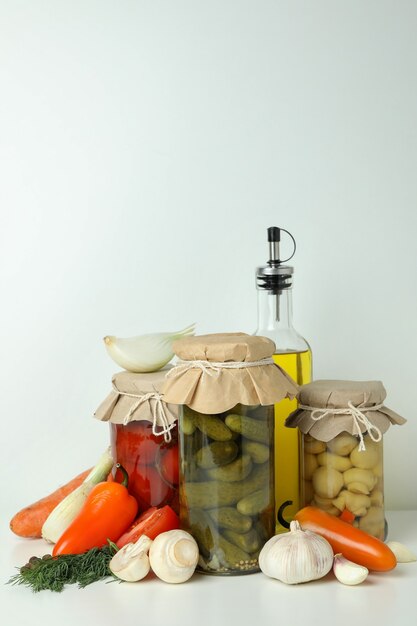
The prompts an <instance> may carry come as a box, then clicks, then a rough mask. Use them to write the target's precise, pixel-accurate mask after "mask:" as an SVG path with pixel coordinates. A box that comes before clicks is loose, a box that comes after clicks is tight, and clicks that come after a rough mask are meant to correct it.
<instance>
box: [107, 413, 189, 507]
mask: <svg viewBox="0 0 417 626" xmlns="http://www.w3.org/2000/svg"><path fill="white" fill-rule="evenodd" d="M149 418H150V419H149V421H148V420H141V421H132V422H130V423H129V424H126V425H123V424H110V441H111V446H112V454H113V458H114V460H115V463H120V464H121V465H123V467H124V468H125V470H126V471H127V473H128V475H129V493H130V494H131V495H132V496H134V497H135V498H136V500H137V503H138V505H139V512H142V511H146V510H147V509H149V508H150V507H151V506H158V507H159V506H164V505H165V504H169V505H170V506H171V507H172V508H173V509H174V510H175V512H176V513H178V510H179V509H178V482H179V469H178V434H177V429H175V430H174V431H173V432H172V435H171V439H170V440H169V441H165V439H164V435H154V434H153V421H151V419H152V417H151V416H149ZM118 473H119V470H118V471H117V472H116V476H115V479H116V480H117V481H119V482H120V481H121V479H122V475H121V474H120V477H119V476H118Z"/></svg>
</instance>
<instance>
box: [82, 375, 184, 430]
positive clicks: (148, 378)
mask: <svg viewBox="0 0 417 626" xmlns="http://www.w3.org/2000/svg"><path fill="white" fill-rule="evenodd" d="M169 369H170V367H169V366H167V367H165V368H163V369H162V370H159V371H157V372H150V373H143V374H142V373H141V374H135V373H133V372H126V371H123V372H118V373H117V374H114V376H113V377H112V386H113V390H112V391H111V392H110V393H109V395H108V396H107V397H106V398H105V399H104V400H103V402H102V403H101V404H100V406H99V407H98V409H97V410H96V412H95V413H94V417H95V418H96V419H98V420H100V421H102V422H111V423H112V424H123V423H124V422H125V420H126V419H127V416H129V420H128V421H141V420H148V421H153V419H154V417H153V416H154V415H156V423H157V425H158V426H160V427H163V423H162V422H161V421H160V419H159V418H158V414H159V412H158V411H155V403H156V399H155V398H152V397H149V398H148V399H144V400H143V401H142V400H141V399H142V397H143V396H146V395H147V394H158V395H161V402H162V404H163V407H164V410H165V415H166V417H167V420H168V423H169V424H173V423H174V422H175V421H176V420H177V419H178V406H177V405H175V404H168V403H166V402H165V400H164V397H163V395H162V391H161V390H162V387H163V384H164V382H165V375H166V373H167V372H168V371H169ZM139 401H140V402H139ZM129 413H130V415H129Z"/></svg>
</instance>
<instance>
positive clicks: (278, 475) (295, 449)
mask: <svg viewBox="0 0 417 626" xmlns="http://www.w3.org/2000/svg"><path fill="white" fill-rule="evenodd" d="M273 359H274V361H275V363H277V364H278V365H279V366H280V367H281V368H282V369H283V370H284V371H285V372H286V373H287V374H289V375H290V376H291V378H292V379H293V380H295V382H296V383H298V384H299V385H305V384H306V383H309V382H311V350H306V351H304V352H283V353H281V354H274V356H273ZM296 408H297V400H288V399H285V400H281V402H278V403H277V404H276V405H275V519H276V520H277V513H278V510H279V508H280V506H281V505H282V504H283V503H284V502H287V501H288V500H291V501H292V504H291V505H289V506H287V507H286V508H285V512H284V517H285V519H286V520H287V521H291V520H292V518H293V517H294V515H295V514H296V513H297V511H298V510H299V508H300V493H299V433H298V428H286V426H285V424H284V423H285V419H286V418H287V417H288V415H289V414H290V413H292V411H295V409H296ZM287 530H288V529H287V528H284V526H282V525H281V524H280V523H279V522H278V521H277V522H276V532H277V533H280V532H284V531H287Z"/></svg>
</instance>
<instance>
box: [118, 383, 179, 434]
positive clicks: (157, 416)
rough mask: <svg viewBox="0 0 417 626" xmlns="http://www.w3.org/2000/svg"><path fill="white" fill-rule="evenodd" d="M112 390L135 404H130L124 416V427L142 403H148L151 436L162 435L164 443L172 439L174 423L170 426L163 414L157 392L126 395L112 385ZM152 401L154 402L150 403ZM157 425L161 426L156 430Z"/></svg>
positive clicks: (162, 407) (160, 398)
mask: <svg viewBox="0 0 417 626" xmlns="http://www.w3.org/2000/svg"><path fill="white" fill-rule="evenodd" d="M113 389H114V391H115V392H116V393H118V394H119V395H121V396H127V397H128V398H135V399H136V402H134V403H133V404H132V406H131V407H130V409H129V412H128V413H127V415H126V416H125V418H124V420H123V424H124V426H126V425H127V424H128V423H129V422H130V421H131V420H132V419H133V414H134V413H135V411H136V410H137V409H138V408H139V407H140V405H141V404H143V403H144V402H148V401H149V404H150V406H151V411H152V434H153V435H157V436H158V435H164V440H165V441H166V443H169V442H170V441H171V439H172V435H171V430H172V429H173V428H175V422H174V423H172V424H170V423H169V420H168V417H167V414H166V412H165V407H164V402H163V400H162V396H161V394H160V393H158V392H157V391H150V392H149V393H144V394H135V393H127V392H126V391H120V390H119V389H117V387H116V386H115V385H114V384H113ZM151 400H153V401H154V402H151ZM158 423H160V424H162V428H161V429H160V430H157V425H158Z"/></svg>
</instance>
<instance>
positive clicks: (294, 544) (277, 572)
mask: <svg viewBox="0 0 417 626" xmlns="http://www.w3.org/2000/svg"><path fill="white" fill-rule="evenodd" d="M332 565H333V550H332V547H331V545H330V544H329V542H328V541H327V540H326V539H324V537H320V535H317V534H316V533H313V532H311V531H309V530H302V529H301V526H300V524H299V523H298V522H297V521H293V522H291V524H290V532H289V533H285V534H282V535H275V537H272V538H271V539H270V540H269V541H267V542H266V544H265V545H264V547H263V548H262V550H261V552H260V554H259V567H260V568H261V570H262V572H263V573H264V574H266V575H267V576H270V577H271V578H277V579H278V580H281V581H282V582H283V583H287V584H288V585H296V584H298V583H305V582H308V581H309V580H316V579H317V578H322V577H323V576H325V575H326V574H327V573H328V572H329V571H330V570H331V569H332Z"/></svg>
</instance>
